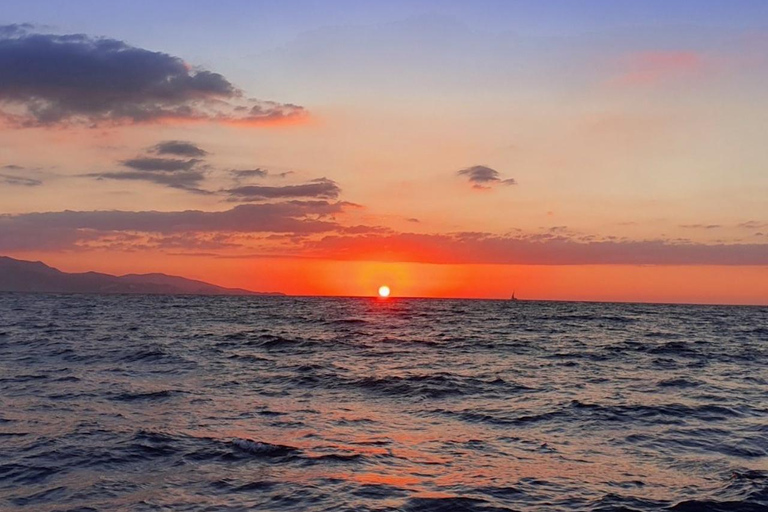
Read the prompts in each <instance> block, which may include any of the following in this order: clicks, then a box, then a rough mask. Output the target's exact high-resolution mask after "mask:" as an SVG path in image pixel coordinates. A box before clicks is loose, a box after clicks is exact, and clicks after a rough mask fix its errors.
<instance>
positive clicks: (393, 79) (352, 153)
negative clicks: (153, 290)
mask: <svg viewBox="0 0 768 512" xmlns="http://www.w3.org/2000/svg"><path fill="white" fill-rule="evenodd" d="M767 79H768V2H765V1H762V0H756V1H750V0H729V1H714V0H695V1H694V0H677V1H675V2H670V1H668V0H664V1H661V0H659V1H655V0H647V1H643V2H636V1H630V0H626V1H616V0H600V1H598V0H567V1H566V0H562V1H560V0H552V1H547V2H541V1H538V0H530V1H528V0H525V1H523V0H519V1H515V0H510V1H473V2H467V1H463V2H458V1H434V2H428V1H410V0H409V1H390V2H371V1H354V2H353V1H348V2H347V1H279V2H278V1H234V0H224V1H219V2H203V1H197V2H196V1H184V2H182V1H175V0H172V1H166V2H149V1H135V2H123V3H115V2H101V1H98V2H97V1H82V0H76V1H72V2H67V3H66V4H62V3H61V2H55V1H24V2H20V1H19V2H7V3H5V4H4V6H3V11H2V13H0V254H4V255H8V256H12V257H16V258H21V259H33V260H42V261H44V262H46V263H48V264H50V265H53V266H56V267H58V268H60V269H62V270H65V271H72V272H79V271H88V270H96V271H102V272H109V273H114V274H126V273H136V272H138V273H143V272H165V273H169V274H175V275H183V276H186V277H192V278H197V279H202V280H205V281H208V282H212V283H215V284H219V285H223V286H233V287H242V288H249V289H253V290H259V291H281V292H284V293H290V294H301V295H372V294H375V293H376V290H377V289H378V287H379V286H380V285H384V284H386V285H389V286H390V287H391V289H392V295H393V296H401V297H402V296H424V297H473V298H474V297H476V298H507V297H509V296H510V295H511V293H512V291H515V292H516V295H517V296H518V297H521V298H528V299H552V300H600V301H643V302H646V301H648V302H696V303H734V304H768V199H767V198H768V153H766V151H765V149H764V148H765V147H768V130H766V126H767V125H768V109H767V108H766V105H768V89H766V87H765V83H767Z"/></svg>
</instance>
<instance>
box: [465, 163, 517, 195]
mask: <svg viewBox="0 0 768 512" xmlns="http://www.w3.org/2000/svg"><path fill="white" fill-rule="evenodd" d="M456 174H458V175H459V176H467V178H468V180H469V182H470V183H471V184H472V186H473V187H474V188H477V189H488V188H491V186H492V185H498V184H501V185H517V182H516V181H515V180H514V179H513V178H509V179H501V174H500V173H499V171H497V170H495V169H491V168H490V167H486V166H484V165H475V166H473V167H468V168H466V169H462V170H460V171H458V172H457V173H456Z"/></svg>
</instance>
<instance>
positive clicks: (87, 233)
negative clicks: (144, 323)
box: [0, 201, 347, 251]
mask: <svg viewBox="0 0 768 512" xmlns="http://www.w3.org/2000/svg"><path fill="white" fill-rule="evenodd" d="M346 206H347V203H344V202H335V203H330V202H327V201H286V202H282V203H278V204H247V205H240V206H236V207H235V208H232V209H230V210H225V211H221V212H205V211H199V210H187V211H174V212H158V211H137V212H133V211H99V210H97V211H69V210H67V211H61V212H44V213H23V214H2V215H0V250H3V251H14V250H61V249H67V248H69V249H72V248H77V247H78V244H81V243H83V242H87V241H93V240H98V239H101V238H103V237H105V236H115V235H117V234H119V233H144V234H156V235H163V236H175V235H180V234H184V233H203V234H205V233H208V234H215V233H218V234H233V233H235V234H236V233H294V234H316V233H327V232H330V231H333V230H335V229H337V228H338V227H339V225H338V224H337V223H336V222H335V221H334V220H333V219H332V217H333V216H334V215H336V214H339V213H342V212H343V210H344V208H345V207H346Z"/></svg>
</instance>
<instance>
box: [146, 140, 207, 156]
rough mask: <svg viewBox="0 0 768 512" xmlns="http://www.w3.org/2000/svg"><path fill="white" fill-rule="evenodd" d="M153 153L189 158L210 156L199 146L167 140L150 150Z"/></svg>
mask: <svg viewBox="0 0 768 512" xmlns="http://www.w3.org/2000/svg"><path fill="white" fill-rule="evenodd" d="M150 152H151V153H155V154H158V155H175V156H187V157H196V156H197V157H200V156H205V155H207V154H208V152H207V151H205V150H204V149H202V148H201V147H200V146H198V145H197V144H193V143H192V142H185V141H182V140H166V141H163V142H160V143H158V144H156V145H154V146H152V147H151V148H150Z"/></svg>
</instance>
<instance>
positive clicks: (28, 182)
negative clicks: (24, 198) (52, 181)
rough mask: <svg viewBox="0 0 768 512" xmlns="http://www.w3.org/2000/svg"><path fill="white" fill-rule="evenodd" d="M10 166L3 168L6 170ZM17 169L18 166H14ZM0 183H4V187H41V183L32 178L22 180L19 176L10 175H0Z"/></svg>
mask: <svg viewBox="0 0 768 512" xmlns="http://www.w3.org/2000/svg"><path fill="white" fill-rule="evenodd" d="M8 167H11V166H6V167H5V168H8ZM14 167H18V166H14ZM0 182H2V183H5V184H6V185H21V186H24V187H37V186H39V185H42V184H43V182H42V181H40V180H36V179H33V178H24V177H21V176H14V175H12V174H0Z"/></svg>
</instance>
